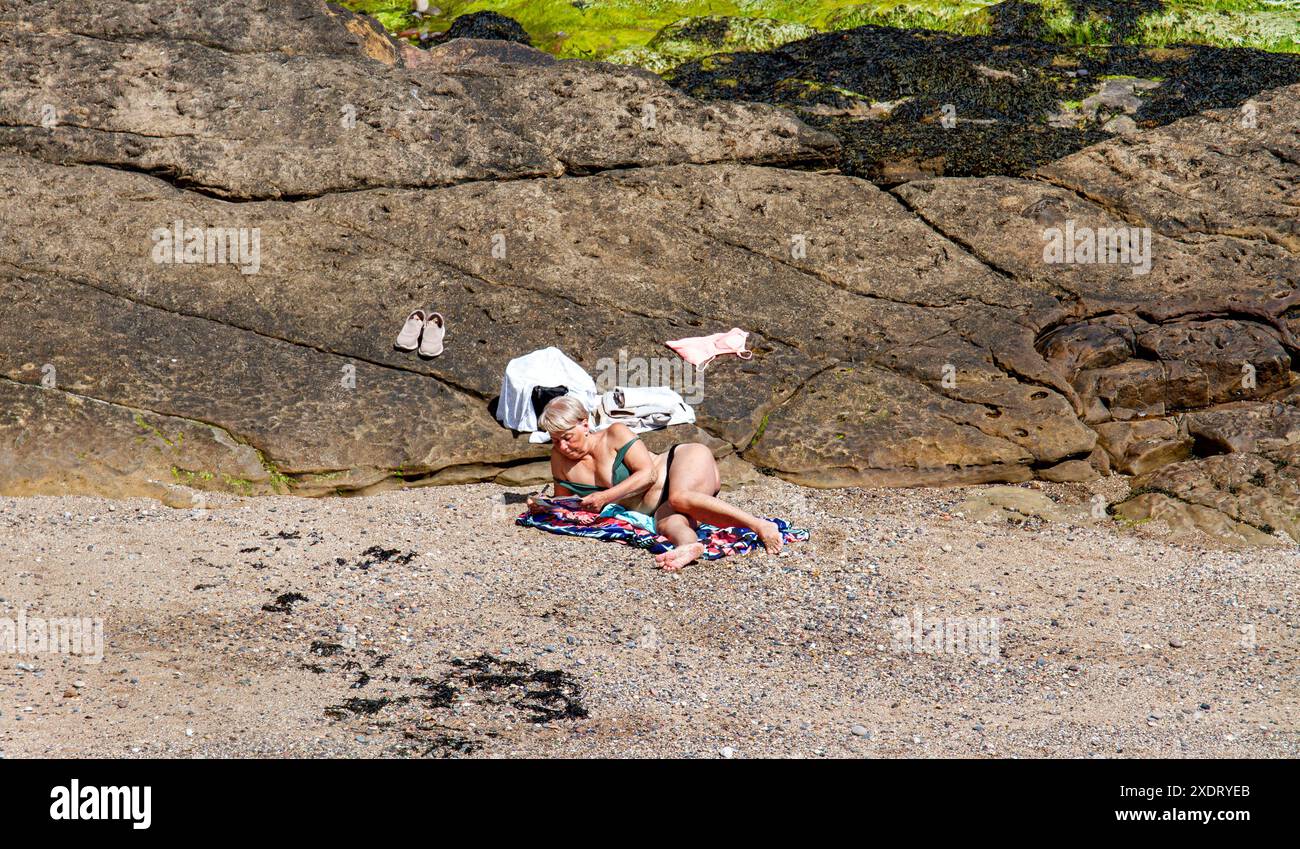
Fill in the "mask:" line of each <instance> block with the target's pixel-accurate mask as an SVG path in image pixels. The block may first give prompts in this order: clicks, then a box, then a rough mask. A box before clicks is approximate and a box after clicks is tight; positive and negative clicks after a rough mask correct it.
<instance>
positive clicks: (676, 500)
mask: <svg viewBox="0 0 1300 849" xmlns="http://www.w3.org/2000/svg"><path fill="white" fill-rule="evenodd" d="M720 484H721V480H720V478H719V476H718V464H717V461H715V460H714V459H713V452H711V451H710V450H709V449H708V447H707V446H705V445H700V444H699V443H688V444H684V445H679V446H677V453H676V455H674V458H673V465H672V468H671V469H669V471H668V480H667V482H666V484H665V485H666V486H667V487H668V502H667V503H666V504H664V505H663V507H661V508H660V512H665V511H666V510H667V509H668V508H671V511H672V513H677V514H680V515H683V516H686V517H687V518H689V519H691V520H694V521H693V522H692V524H694V523H698V522H706V523H708V524H710V525H718V526H719V527H730V526H734V525H739V526H741V527H745V528H749V529H751V530H752V531H754V532H755V533H757V534H758V538H759V540H761V541H762V543H763V548H765V549H766V550H767V551H768V552H770V553H772V554H776V553H778V552H780V550H781V547H782V545H783V544H784V540H782V538H781V531H780V529H778V528H777V526H776V524H775V523H773V522H769V521H767V520H766V519H760V518H758V517H757V516H753V515H751V514H749V513H747V512H745V511H744V510H742V509H740V508H739V507H737V506H735V505H734V504H728V503H727V502H725V501H723V500H722V499H721V498H718V497H717V496H715V495H714V494H713V493H715V492H717V491H718V488H719V486H720ZM658 515H659V514H658V513H656V520H655V521H656V523H657V522H658V521H659V520H658ZM670 516H671V514H669V515H667V516H665V519H668V518H670ZM656 527H658V524H656ZM666 535H667V534H665V536H666ZM670 539H671V537H670ZM673 542H674V544H676V540H674V541H673ZM669 553H670V554H671V552H669ZM696 556H698V554H697V555H696ZM692 559H693V558H692ZM686 562H690V561H686ZM681 565H685V563H683V564H681ZM678 568H680V566H679V567H678Z"/></svg>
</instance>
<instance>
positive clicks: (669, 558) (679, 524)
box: [655, 504, 704, 572]
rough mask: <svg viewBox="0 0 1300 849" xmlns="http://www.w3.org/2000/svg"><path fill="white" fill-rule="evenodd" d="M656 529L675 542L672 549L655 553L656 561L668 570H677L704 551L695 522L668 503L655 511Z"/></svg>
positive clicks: (697, 557)
mask: <svg viewBox="0 0 1300 849" xmlns="http://www.w3.org/2000/svg"><path fill="white" fill-rule="evenodd" d="M655 530H656V531H658V532H659V533H660V534H662V535H663V536H666V537H668V541H669V542H671V543H672V544H673V549H672V551H665V552H664V553H663V554H656V555H655V563H656V564H657V565H658V566H659V567H660V568H661V569H663V570H664V571H666V572H676V571H677V570H678V569H680V568H682V567H683V566H685V565H686V564H687V563H690V562H692V561H694V560H697V559H699V556H700V555H701V554H703V553H704V544H703V543H701V542H700V539H699V535H698V534H696V533H695V527H694V523H692V522H691V520H690V519H689V518H688V517H686V516H683V515H682V514H681V513H678V512H677V511H676V510H674V509H673V508H672V507H671V506H669V505H668V504H664V505H663V506H662V507H660V508H659V509H658V510H656V511H655Z"/></svg>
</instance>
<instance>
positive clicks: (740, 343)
mask: <svg viewBox="0 0 1300 849" xmlns="http://www.w3.org/2000/svg"><path fill="white" fill-rule="evenodd" d="M748 338H749V333H747V332H746V331H744V330H741V329H740V328H739V327H733V328H731V329H730V330H728V331H727V332H726V333H714V334H713V335H712V336H692V337H690V338H689V339H675V340H673V341H671V342H665V343H664V344H665V345H667V346H668V347H669V348H672V349H673V350H674V351H676V352H677V353H678V354H680V355H681V357H682V359H683V360H686V362H688V363H690V364H691V365H693V366H696V367H697V368H699V370H700V371H704V367H705V366H707V365H708V364H709V363H711V362H713V360H714V359H715V358H716V357H718V356H720V355H722V354H735V355H736V356H738V357H740V358H741V359H742V360H748V359H749V358H751V357H753V356H754V354H753V352H752V351H746V350H745V340H747V339H748Z"/></svg>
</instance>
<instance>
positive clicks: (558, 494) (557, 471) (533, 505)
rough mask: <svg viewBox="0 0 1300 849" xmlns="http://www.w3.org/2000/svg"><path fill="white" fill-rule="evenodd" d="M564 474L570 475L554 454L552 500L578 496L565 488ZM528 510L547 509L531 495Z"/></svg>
mask: <svg viewBox="0 0 1300 849" xmlns="http://www.w3.org/2000/svg"><path fill="white" fill-rule="evenodd" d="M628 453H629V454H630V453H632V452H630V451H629V452H628ZM564 474H568V472H567V471H566V470H564V469H562V468H560V466H559V464H558V463H557V462H556V457H555V454H554V452H552V453H551V479H552V480H553V481H554V483H555V487H554V488H555V494H554V495H553V496H551V497H552V498H573V497H574V496H575V495H576V494H577V493H575V492H574V491H573V490H571V489H569V488H568V487H567V486H565V485H564V484H562V483H560V475H564ZM528 510H529V512H531V513H541V512H545V510H546V508H544V507H542V505H540V504H538V503H537V499H536V498H535V497H533V496H531V495H530V496H528Z"/></svg>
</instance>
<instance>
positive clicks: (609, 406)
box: [592, 386, 695, 433]
mask: <svg viewBox="0 0 1300 849" xmlns="http://www.w3.org/2000/svg"><path fill="white" fill-rule="evenodd" d="M592 418H593V422H592V427H593V429H594V430H603V429H604V428H607V427H609V426H610V425H612V424H615V423H620V424H625V425H627V426H628V427H629V428H631V429H632V432H633V433H644V432H645V431H647V430H654V429H656V428H661V427H668V426H669V425H675V424H694V423H695V410H693V409H692V408H691V406H690V405H689V404H687V403H686V402H685V401H684V400H682V396H681V395H679V394H677V393H676V392H675V391H673V390H672V389H669V388H668V387H667V386H649V387H627V386H618V387H615V388H614V389H611V390H610V391H609V392H606V393H605V394H604V395H602V396H600V406H599V407H597V408H596V411H595V414H594V415H593V417H592Z"/></svg>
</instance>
